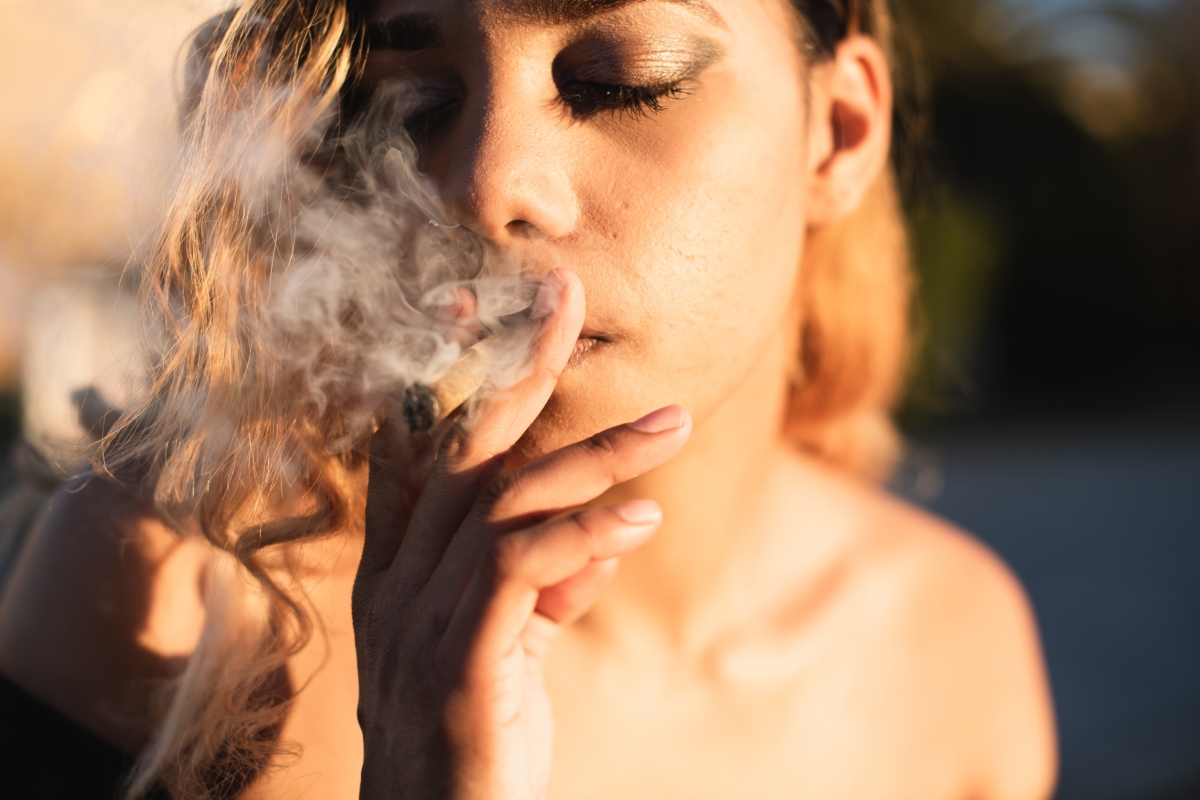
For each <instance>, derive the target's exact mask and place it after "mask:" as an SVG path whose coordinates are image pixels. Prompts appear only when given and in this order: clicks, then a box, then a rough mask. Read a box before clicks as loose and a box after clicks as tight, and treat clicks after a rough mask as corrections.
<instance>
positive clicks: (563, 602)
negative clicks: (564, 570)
mask: <svg viewBox="0 0 1200 800" xmlns="http://www.w3.org/2000/svg"><path fill="white" fill-rule="evenodd" d="M618 563H619V560H618V559H616V558H608V559H605V560H603V561H592V562H591V563H589V564H588V565H587V566H586V567H584V568H583V569H581V570H580V571H579V572H576V573H575V574H574V575H572V576H571V577H569V578H567V579H566V580H565V581H560V582H558V583H556V584H554V585H553V586H551V587H549V588H546V589H543V590H542V591H541V592H540V593H539V594H538V599H537V606H535V607H534V610H535V611H536V612H537V613H539V614H541V615H542V616H544V617H546V618H547V619H549V620H551V621H552V622H555V623H557V624H559V625H564V626H565V625H570V624H571V623H572V622H575V620H577V619H579V618H580V617H582V616H583V615H584V614H585V613H587V610H588V609H589V608H591V607H592V605H593V604H594V603H595V602H596V601H597V600H598V599H600V595H601V594H602V593H603V592H604V590H605V589H607V588H608V585H609V584H610V583H612V579H613V577H614V576H616V574H617V564H618Z"/></svg>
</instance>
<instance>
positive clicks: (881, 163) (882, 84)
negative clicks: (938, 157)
mask: <svg viewBox="0 0 1200 800" xmlns="http://www.w3.org/2000/svg"><path fill="white" fill-rule="evenodd" d="M810 85H811V89H810V91H811V99H810V108H809V119H808V172H809V174H808V181H809V182H808V187H809V189H808V194H809V198H808V202H809V209H808V222H809V224H810V225H827V224H829V223H832V222H836V221H837V220H839V219H841V218H842V217H845V216H846V215H848V214H850V212H852V211H854V209H856V208H857V207H858V205H859V203H860V202H861V201H862V198H863V195H864V194H866V192H867V190H868V189H870V188H871V185H872V184H874V183H875V179H876V178H878V177H879V174H880V173H881V172H882V171H883V170H884V168H886V166H887V163H888V157H889V155H890V154H891V144H892V79H891V75H890V73H889V71H888V63H887V57H886V56H885V55H884V54H883V50H882V49H881V48H880V47H879V45H878V44H877V43H876V42H875V40H874V39H871V38H869V37H866V36H851V37H848V38H847V39H845V40H843V41H842V42H841V43H840V44H839V45H838V48H837V53H836V54H835V55H834V57H833V58H832V59H830V60H829V61H826V62H824V63H822V64H819V65H817V66H816V67H815V68H814V69H813V73H812V79H811V83H810Z"/></svg>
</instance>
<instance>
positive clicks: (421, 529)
mask: <svg viewBox="0 0 1200 800" xmlns="http://www.w3.org/2000/svg"><path fill="white" fill-rule="evenodd" d="M537 305H538V306H540V310H541V311H543V312H544V313H545V316H543V317H542V325H541V329H540V330H539V331H538V334H537V336H536V337H535V339H534V344H533V352H532V354H531V355H530V359H529V369H528V371H527V373H526V375H525V376H524V377H523V378H521V379H520V380H519V381H518V382H517V383H516V384H514V385H513V386H511V387H509V388H506V389H502V390H500V391H497V392H495V393H494V394H493V395H491V396H490V397H488V398H487V399H486V400H485V401H484V403H483V407H482V409H481V410H480V411H479V413H477V414H475V415H473V418H472V419H470V420H469V421H460V422H459V423H458V424H457V425H455V426H454V428H453V429H452V430H451V431H450V432H449V433H448V434H447V435H446V438H445V439H444V440H443V442H442V446H441V448H440V449H439V452H438V456H437V461H436V462H435V464H434V466H433V470H432V472H431V474H430V476H429V480H428V482H427V483H426V485H425V490H424V492H422V494H421V497H420V499H419V500H418V501H417V506H416V508H415V510H414V511H413V514H412V517H411V523H410V528H409V533H408V535H407V536H406V538H405V542H404V544H403V545H402V548H401V553H400V558H399V561H400V562H402V563H403V564H404V567H403V577H406V578H407V577H412V576H420V577H422V578H424V577H427V576H428V575H430V574H432V572H433V570H434V568H435V567H436V566H437V564H438V562H439V561H440V560H441V557H442V553H443V552H444V551H445V549H446V546H447V544H448V543H449V541H450V539H451V537H453V535H454V532H455V530H457V528H458V527H459V525H461V524H462V521H463V520H464V519H465V518H466V516H467V514H468V513H469V512H470V510H471V507H472V506H473V505H474V503H475V498H476V497H477V496H478V494H479V493H480V491H482V489H483V487H484V486H485V485H486V484H487V482H488V481H490V480H491V479H492V478H493V477H495V475H496V473H497V471H498V470H499V469H500V468H501V467H502V465H503V459H504V456H505V454H506V453H507V452H508V451H509V450H510V449H511V448H512V446H513V445H514V444H516V442H517V440H518V439H520V438H521V436H522V435H523V434H524V433H525V430H526V429H527V428H528V427H529V426H530V425H531V424H533V421H534V420H535V419H536V418H537V416H538V414H540V413H541V411H542V408H543V407H545V405H546V401H547V400H549V399H550V395H551V393H553V391H554V387H555V385H556V384H557V382H558V376H559V375H560V374H562V371H563V369H564V368H566V365H567V361H568V360H569V359H570V357H571V353H572V351H573V350H574V349H575V342H576V340H577V339H578V338H579V331H580V330H581V329H582V327H583V314H584V299H583V285H582V284H581V283H580V282H579V278H578V277H576V276H575V274H574V273H572V272H568V271H566V270H555V271H554V272H551V273H549V274H547V275H546V277H545V278H544V279H543V282H542V286H541V287H540V288H539V290H538V303H537Z"/></svg>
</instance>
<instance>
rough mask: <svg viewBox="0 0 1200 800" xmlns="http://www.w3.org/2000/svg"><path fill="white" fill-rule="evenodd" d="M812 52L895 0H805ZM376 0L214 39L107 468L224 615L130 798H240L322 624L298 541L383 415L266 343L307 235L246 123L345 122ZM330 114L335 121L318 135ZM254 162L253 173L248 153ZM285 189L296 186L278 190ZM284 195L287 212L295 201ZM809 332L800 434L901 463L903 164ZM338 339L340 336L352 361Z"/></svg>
mask: <svg viewBox="0 0 1200 800" xmlns="http://www.w3.org/2000/svg"><path fill="white" fill-rule="evenodd" d="M795 3H796V5H797V7H798V11H799V13H800V16H801V18H802V27H803V28H804V30H805V41H806V44H805V49H806V51H807V52H808V53H809V54H810V59H813V60H817V59H821V58H826V57H828V56H829V55H830V47H832V46H836V42H837V41H838V40H839V39H840V38H841V37H844V36H846V35H848V34H852V33H856V32H861V33H864V34H866V35H871V36H874V37H876V38H877V39H879V40H880V42H881V43H882V44H883V45H884V47H885V48H888V47H889V46H890V38H891V23H890V19H891V17H890V15H889V12H888V9H887V5H886V0H859V1H858V2H855V1H854V0H850V1H849V4H843V3H841V2H840V1H839V0H795ZM364 30H365V25H364V16H363V12H362V9H361V8H359V3H358V2H356V0H250V1H249V2H246V3H245V4H244V5H242V6H241V7H239V8H237V9H235V10H232V11H230V12H227V13H225V14H222V15H221V16H219V17H218V18H216V19H215V20H213V21H212V22H210V23H209V24H208V25H206V26H205V27H204V28H203V29H202V30H201V31H200V32H199V33H198V34H197V36H196V37H195V41H194V43H193V50H192V55H191V58H190V59H189V62H188V63H189V65H190V66H189V70H188V79H187V82H186V83H187V86H186V96H185V100H184V116H185V118H186V125H185V132H184V136H185V140H186V145H187V147H186V161H185V163H184V164H183V165H182V174H181V178H180V182H179V186H178V190H177V192H176V194H175V197H174V201H173V203H172V204H171V206H170V208H169V210H168V213H167V214H166V217H165V222H164V223H163V227H162V231H161V234H160V236H159V237H158V240H157V242H158V244H157V247H156V249H155V250H154V251H153V253H152V254H151V256H150V257H149V258H148V259H147V260H146V263H145V264H144V265H143V268H142V274H141V292H142V303H143V307H144V309H145V310H146V311H147V312H148V316H149V318H150V320H151V325H150V328H149V329H148V332H147V341H149V342H152V344H153V347H152V357H151V358H150V368H149V370H150V375H149V384H150V386H151V391H150V392H149V393H148V395H147V397H146V399H145V401H144V402H143V403H142V404H141V405H140V406H139V407H137V408H134V409H131V410H130V411H129V412H128V413H126V414H125V415H124V416H123V417H122V419H121V420H120V421H119V422H118V423H117V426H116V427H115V429H114V430H113V431H112V432H111V433H110V434H109V435H108V436H107V437H106V439H105V440H104V441H103V442H102V446H101V448H100V449H99V450H98V454H97V458H96V465H97V468H98V469H99V470H101V471H104V472H109V473H112V474H117V475H119V476H124V477H126V478H128V477H129V476H134V477H136V479H138V480H140V481H142V482H143V485H144V487H145V489H146V491H148V492H149V493H151V494H152V496H153V500H154V504H155V506H156V508H157V509H158V511H159V512H160V514H161V515H162V516H163V518H164V519H166V520H167V521H169V522H171V523H173V524H174V526H175V527H177V528H178V529H180V530H181V531H183V530H187V531H193V532H195V535H199V536H202V537H203V538H204V539H205V540H207V542H208V543H209V544H210V545H211V549H212V552H213V554H214V555H213V564H212V569H211V573H212V576H213V577H212V579H211V580H210V590H209V592H208V594H209V597H208V603H209V613H208V617H207V622H206V629H205V632H204V634H203V635H202V637H201V640H200V642H199V644H198V647H197V650H196V652H195V653H194V654H193V655H192V656H191V658H190V659H189V661H188V664H187V666H186V668H185V669H184V671H183V672H182V674H181V675H180V676H179V678H178V679H177V680H176V681H175V682H174V683H173V684H172V686H171V687H170V689H169V691H168V692H166V693H165V694H164V699H163V708H162V714H161V718H160V720H159V722H158V728H157V734H156V735H155V737H154V738H153V739H152V741H151V742H150V743H149V745H148V746H147V747H146V748H145V750H144V752H143V753H142V756H141V758H140V759H139V762H138V766H137V768H136V769H135V771H134V773H133V775H132V776H131V778H130V781H129V784H128V792H127V795H128V796H129V797H140V796H143V795H145V794H146V793H147V792H149V791H150V790H151V789H152V788H153V787H154V786H155V785H160V786H162V787H164V788H165V789H167V791H168V792H169V793H170V794H171V795H173V796H175V797H187V798H216V797H232V796H235V795H236V794H238V793H239V792H241V791H242V790H243V789H244V788H245V787H246V786H247V785H249V784H250V783H251V782H252V781H253V780H254V779H255V778H256V776H258V775H259V774H261V772H262V771H263V770H264V769H265V768H267V767H268V766H269V764H270V763H271V761H272V759H275V758H277V757H278V755H279V753H280V752H281V750H282V749H283V745H282V744H281V743H280V742H279V741H278V734H279V730H280V729H281V726H282V724H283V722H284V720H285V719H286V716H287V713H288V707H289V702H290V697H291V696H292V693H293V689H292V687H291V686H290V683H289V680H288V674H287V665H288V660H289V658H290V657H291V656H292V655H294V654H295V653H296V652H297V651H298V650H299V649H300V648H302V647H304V645H305V644H306V643H307V642H308V641H309V640H310V639H311V637H312V635H313V631H314V627H315V626H316V625H317V624H319V619H317V617H316V615H315V614H314V612H313V611H312V610H311V609H310V608H307V607H306V605H305V603H304V601H303V600H302V599H301V598H302V596H303V593H302V592H300V591H298V589H297V582H296V575H295V572H296V570H297V569H298V567H297V566H296V565H297V561H296V560H295V559H294V558H293V556H292V554H293V553H294V550H295V548H294V547H292V545H295V544H297V543H302V542H305V541H311V540H313V539H315V538H318V537H321V536H325V535H329V534H334V533H340V532H346V531H353V530H355V529H357V528H358V527H359V526H360V525H361V516H362V509H363V503H364V497H363V493H362V487H363V484H364V483H365V482H364V481H362V480H354V479H353V478H354V477H355V476H360V477H361V473H362V469H363V467H364V465H365V454H366V448H367V444H368V439H369V436H370V428H369V426H367V425H364V424H363V420H362V419H361V416H359V417H354V418H352V417H353V414H352V413H351V412H352V411H353V412H357V411H358V409H353V410H348V409H345V408H341V407H339V405H338V403H337V398H332V399H328V398H327V400H329V401H328V402H325V403H320V404H318V403H312V402H310V401H309V400H306V399H304V397H305V395H303V393H297V392H294V391H291V389H290V384H289V381H291V380H294V379H295V376H289V375H288V374H287V373H286V372H283V373H281V372H279V371H272V370H271V369H270V365H269V364H266V363H265V362H264V361H263V360H262V359H261V358H259V356H258V354H257V351H256V342H255V338H254V337H255V331H256V327H255V325H254V318H255V314H256V313H258V310H259V309H260V307H261V305H262V304H263V302H264V296H265V295H266V294H267V293H268V291H269V281H270V279H271V276H272V274H274V273H275V272H276V271H278V270H279V269H280V268H281V267H285V266H286V265H287V264H288V263H289V260H290V259H292V258H294V256H295V253H294V243H290V242H289V241H287V239H286V237H281V236H280V235H279V231H278V229H277V228H274V227H272V224H273V223H272V219H273V218H277V217H278V216H279V214H280V209H279V208H266V209H263V208H260V207H259V206H258V205H256V203H257V202H258V201H256V200H254V199H253V198H250V197H248V196H247V194H246V180H247V177H246V175H245V174H244V169H243V167H244V165H245V164H246V163H247V162H248V160H252V159H253V157H254V156H255V154H254V153H248V152H246V148H249V147H251V146H252V145H251V143H250V142H248V141H246V140H245V139H244V138H242V132H243V131H244V130H246V125H250V126H251V127H253V128H254V129H256V130H262V129H264V128H265V129H267V130H269V131H271V132H272V136H271V137H270V138H271V141H274V142H278V143H282V146H283V147H285V148H287V149H291V150H294V151H296V152H298V153H303V154H306V157H312V156H313V155H314V154H317V153H320V152H326V153H328V151H329V149H330V145H331V142H334V141H335V140H336V135H337V131H338V126H339V125H341V124H344V122H345V120H344V119H342V117H344V116H345V112H346V108H347V107H348V103H347V98H348V97H350V95H351V93H352V89H353V85H354V82H355V78H356V75H357V71H358V69H359V68H360V65H361V61H362V57H363V55H364V51H365V36H364ZM314 132H315V133H314ZM238 170H243V171H242V172H238ZM274 190H276V191H281V192H286V191H287V190H288V186H287V185H280V186H276V187H274ZM284 210H286V209H284ZM802 270H803V275H802V290H803V294H802V296H803V325H804V332H803V338H802V341H803V348H802V353H801V354H799V356H798V357H799V359H800V361H801V364H800V369H799V370H798V373H799V374H800V375H801V376H802V377H801V379H800V380H798V381H797V384H796V387H795V388H794V391H793V396H792V397H791V400H790V412H789V415H788V420H787V425H788V434H789V435H790V436H791V437H792V438H793V439H794V441H796V443H797V444H798V445H799V446H800V447H802V448H804V449H806V450H808V451H810V452H812V453H814V454H816V455H817V456H818V457H820V458H823V459H826V460H828V461H830V462H833V463H837V464H839V465H842V466H844V467H845V468H847V469H850V470H854V471H857V472H860V473H869V474H874V475H878V474H881V473H882V472H883V471H884V470H885V469H886V465H887V464H888V463H889V461H890V459H891V457H892V455H893V453H894V448H895V436H894V434H893V432H892V427H891V423H890V421H889V409H890V406H891V404H892V401H893V399H894V397H895V395H896V393H897V391H898V388H899V386H900V383H901V378H902V376H903V373H904V369H905V364H906V352H907V328H908V325H907V321H908V302H909V300H908V297H909V277H908V249H907V243H906V236H905V227H904V223H903V219H902V214H901V211H900V207H899V203H898V201H897V195H896V188H895V183H894V180H893V179H892V176H891V175H890V174H888V175H884V176H882V177H881V178H880V179H879V181H878V183H877V184H876V185H875V187H874V188H873V189H872V190H871V191H870V192H869V194H868V195H867V197H866V199H865V201H864V202H863V204H862V206H861V208H859V209H858V210H857V212H855V213H854V214H853V215H851V217H849V218H848V219H846V220H844V221H842V222H841V223H839V224H837V225H835V226H831V227H828V228H824V229H821V230H817V231H813V232H812V235H811V241H810V245H809V250H808V255H807V256H806V260H805V263H804V264H803V265H802ZM336 355H337V354H336V353H330V354H327V357H329V358H334V357H336Z"/></svg>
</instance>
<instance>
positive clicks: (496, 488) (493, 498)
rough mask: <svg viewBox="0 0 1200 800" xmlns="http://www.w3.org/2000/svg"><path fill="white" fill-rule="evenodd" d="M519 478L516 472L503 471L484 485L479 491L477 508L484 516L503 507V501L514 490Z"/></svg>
mask: <svg viewBox="0 0 1200 800" xmlns="http://www.w3.org/2000/svg"><path fill="white" fill-rule="evenodd" d="M519 483H520V480H519V478H518V477H517V476H516V473H512V472H505V473H502V474H500V475H497V476H496V477H495V478H493V479H492V480H490V481H488V482H487V484H485V485H484V487H483V490H482V491H481V492H480V493H479V500H478V502H479V508H480V510H481V511H482V512H483V513H484V515H485V516H491V515H492V513H493V512H495V511H496V510H498V509H500V508H502V507H503V505H504V503H505V501H506V500H507V499H508V498H509V497H510V496H511V495H512V494H513V493H514V492H515V491H516V489H517V486H518V485H519Z"/></svg>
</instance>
